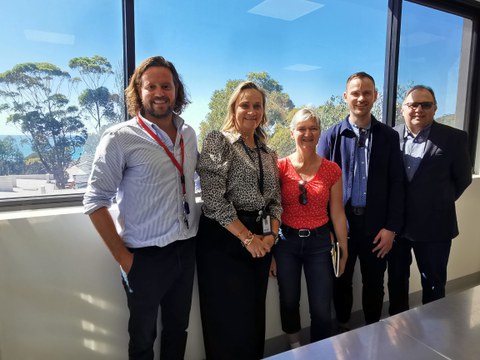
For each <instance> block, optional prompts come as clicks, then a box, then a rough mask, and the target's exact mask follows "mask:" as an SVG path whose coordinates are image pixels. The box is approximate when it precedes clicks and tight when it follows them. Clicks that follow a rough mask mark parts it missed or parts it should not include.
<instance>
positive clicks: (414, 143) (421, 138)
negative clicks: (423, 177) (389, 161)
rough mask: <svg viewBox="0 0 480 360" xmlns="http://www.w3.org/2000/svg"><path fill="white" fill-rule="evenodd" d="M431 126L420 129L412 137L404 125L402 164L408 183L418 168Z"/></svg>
mask: <svg viewBox="0 0 480 360" xmlns="http://www.w3.org/2000/svg"><path fill="white" fill-rule="evenodd" d="M431 128H432V126H431V125H430V126H427V127H426V128H424V129H422V130H421V131H420V132H419V133H418V134H417V135H414V134H413V133H412V132H411V131H410V130H409V129H408V128H407V126H406V125H405V131H404V133H403V140H404V143H403V163H404V165H405V173H406V175H407V179H408V181H411V180H412V179H413V176H414V175H415V173H416V172H417V169H418V166H419V165H420V162H421V161H422V159H423V155H424V154H425V149H426V147H427V140H428V136H429V135H430V129H431Z"/></svg>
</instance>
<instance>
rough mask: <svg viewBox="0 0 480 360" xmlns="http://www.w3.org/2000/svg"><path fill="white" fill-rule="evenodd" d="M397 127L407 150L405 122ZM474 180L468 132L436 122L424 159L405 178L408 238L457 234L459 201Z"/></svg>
mask: <svg viewBox="0 0 480 360" xmlns="http://www.w3.org/2000/svg"><path fill="white" fill-rule="evenodd" d="M395 130H396V131H397V132H398V135H399V139H400V148H401V149H403V148H404V147H403V143H404V131H405V125H404V124H402V125H398V126H396V127H395ZM471 182H472V166H471V163H470V157H469V155H468V148H467V133H466V132H465V131H461V130H458V129H455V128H452V127H450V126H447V125H443V124H439V123H437V122H433V124H432V127H431V129H430V135H429V137H428V140H427V145H426V148H425V154H424V156H423V159H422V161H421V162H420V165H419V166H418V169H417V171H416V172H415V175H414V176H413V178H412V180H411V181H410V182H409V181H408V180H407V179H405V226H404V231H403V234H404V235H405V237H406V238H409V239H410V240H413V241H450V240H452V239H453V238H454V237H455V236H457V235H458V225H457V216H456V212H455V200H457V199H458V198H459V197H460V195H462V193H463V191H464V190H465V189H466V188H467V187H468V185H470V183H471Z"/></svg>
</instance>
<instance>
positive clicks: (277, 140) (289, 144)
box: [268, 126, 295, 158]
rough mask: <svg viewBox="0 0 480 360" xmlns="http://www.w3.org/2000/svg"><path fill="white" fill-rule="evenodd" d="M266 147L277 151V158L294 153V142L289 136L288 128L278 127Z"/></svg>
mask: <svg viewBox="0 0 480 360" xmlns="http://www.w3.org/2000/svg"><path fill="white" fill-rule="evenodd" d="M268 145H269V146H271V147H272V148H274V149H275V150H276V151H277V155H278V157H279V158H282V157H285V156H287V155H290V154H292V153H293V152H294V151H295V142H294V141H293V139H292V137H291V136H290V128H288V127H287V126H279V127H278V128H277V131H275V133H274V134H273V135H272V137H271V138H270V139H269V140H268Z"/></svg>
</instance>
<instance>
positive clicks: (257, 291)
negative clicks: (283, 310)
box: [197, 213, 272, 360]
mask: <svg viewBox="0 0 480 360" xmlns="http://www.w3.org/2000/svg"><path fill="white" fill-rule="evenodd" d="M257 214H258V213H257ZM255 218H256V216H254V217H252V218H251V219H244V218H242V219H241V220H242V222H243V223H244V224H245V226H246V227H247V228H248V229H249V230H250V231H252V232H253V231H254V230H256V231H255V232H256V233H257V234H258V233H261V232H259V230H260V229H259V228H258V226H259V225H260V224H257V223H255ZM197 238H198V247H197V275H198V290H199V297H200V313H201V318H202V327H203V339H204V344H205V352H206V356H207V359H208V360H226V359H229V360H235V359H238V360H257V359H261V358H262V357H263V349H264V343H265V298H266V294H267V285H268V272H269V269H270V263H271V258H272V257H271V254H268V255H266V256H265V257H263V258H252V256H251V255H250V253H249V252H248V251H247V249H245V248H244V247H243V246H242V245H241V243H240V240H238V238H236V237H235V236H233V235H232V234H230V232H228V231H227V230H226V229H225V228H224V227H222V226H221V225H220V224H218V222H217V221H214V220H211V219H208V218H207V217H205V216H203V215H202V217H201V219H200V228H199V233H198V235H197Z"/></svg>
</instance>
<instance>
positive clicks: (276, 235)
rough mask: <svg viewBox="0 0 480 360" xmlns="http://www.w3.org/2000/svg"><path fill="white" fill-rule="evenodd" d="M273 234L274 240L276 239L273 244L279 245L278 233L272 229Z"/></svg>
mask: <svg viewBox="0 0 480 360" xmlns="http://www.w3.org/2000/svg"><path fill="white" fill-rule="evenodd" d="M272 235H273V240H274V241H273V245H277V243H278V234H277V233H275V232H273V231H272Z"/></svg>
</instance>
